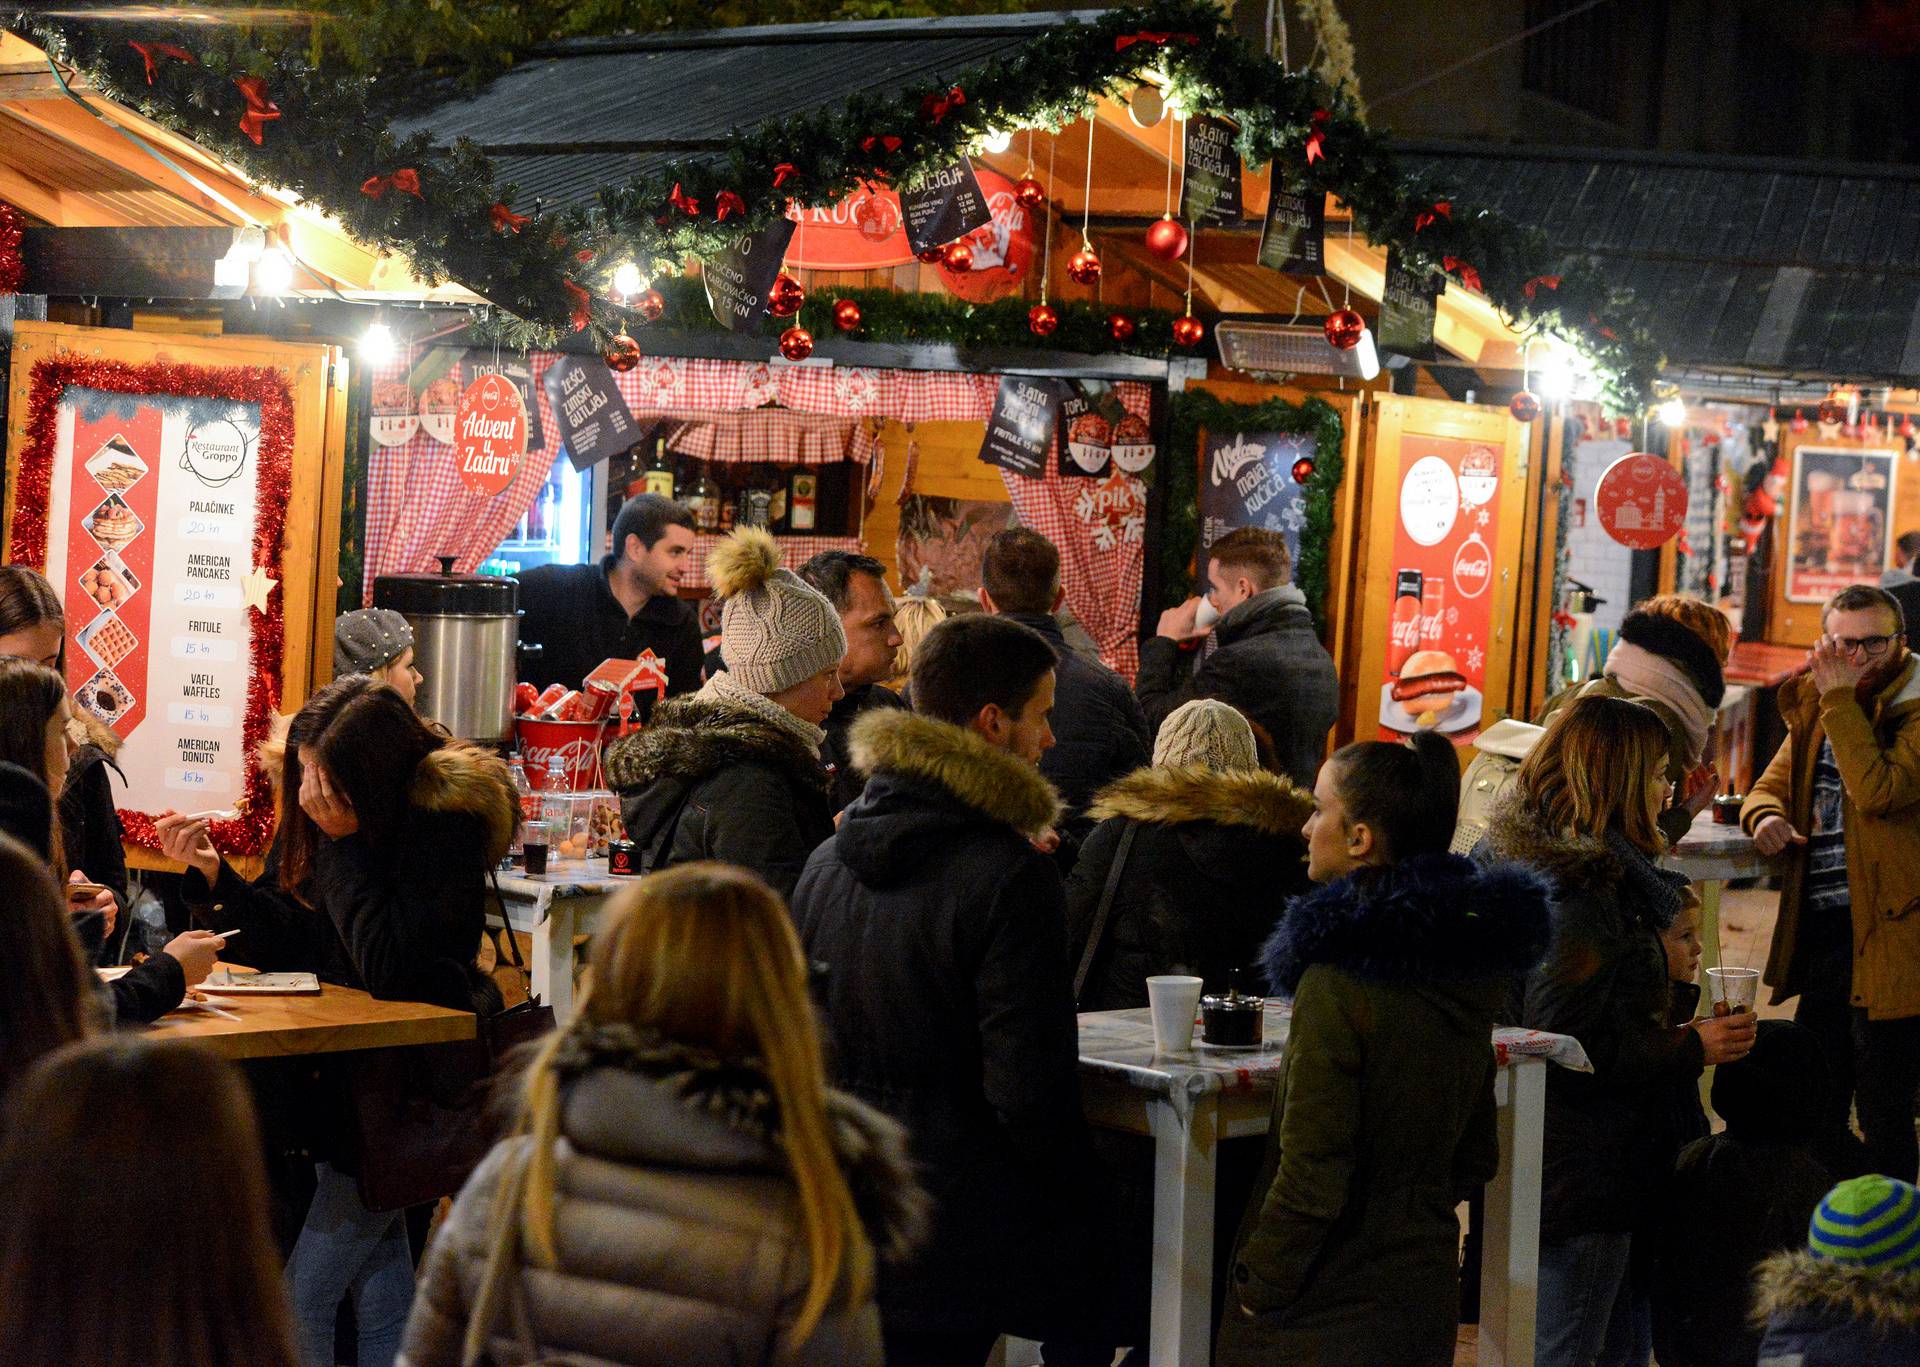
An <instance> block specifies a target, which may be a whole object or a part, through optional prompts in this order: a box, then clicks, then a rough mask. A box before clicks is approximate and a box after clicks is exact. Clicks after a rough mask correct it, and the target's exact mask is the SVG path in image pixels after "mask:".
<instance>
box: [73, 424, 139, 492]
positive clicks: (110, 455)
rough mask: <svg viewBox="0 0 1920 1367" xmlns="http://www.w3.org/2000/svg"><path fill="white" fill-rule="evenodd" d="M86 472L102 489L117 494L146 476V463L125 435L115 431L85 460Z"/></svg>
mask: <svg viewBox="0 0 1920 1367" xmlns="http://www.w3.org/2000/svg"><path fill="white" fill-rule="evenodd" d="M87 473H88V474H90V475H92V476H93V482H94V483H95V484H98V485H99V486H100V487H101V488H102V489H105V490H106V491H107V492H108V493H110V494H117V493H120V492H122V491H124V490H127V489H131V488H132V487H133V486H134V485H136V484H138V483H139V482H140V481H141V479H143V478H144V477H145V476H146V473H147V463H146V462H145V461H144V460H141V459H140V456H139V454H138V453H137V452H135V451H134V449H133V446H132V445H131V444H130V443H129V442H128V441H127V439H126V438H125V437H123V436H120V435H118V434H117V433H116V434H115V435H114V436H112V437H110V438H109V439H108V440H107V441H106V442H105V443H104V444H103V445H102V446H101V447H100V449H99V450H98V451H95V452H94V453H93V456H92V458H91V459H89V460H88V461H87Z"/></svg>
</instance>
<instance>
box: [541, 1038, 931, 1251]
mask: <svg viewBox="0 0 1920 1367" xmlns="http://www.w3.org/2000/svg"><path fill="white" fill-rule="evenodd" d="M553 1062H554V1068H555V1070H556V1072H558V1073H559V1075H560V1077H561V1081H562V1086H563V1087H565V1088H566V1100H565V1105H564V1110H563V1119H562V1128H563V1130H564V1131H565V1133H566V1135H567V1138H568V1139H569V1140H571V1141H572V1142H573V1143H574V1145H575V1146H576V1147H578V1148H580V1149H582V1150H585V1151H587V1152H590V1153H596V1154H599V1155H601V1156H603V1157H607V1158H611V1159H615V1160H618V1161H624V1162H631V1163H652V1164H665V1165H670V1166H673V1167H683V1168H691V1169H699V1170H706V1171H713V1170H730V1169H733V1170H737V1169H755V1168H767V1169H771V1170H774V1171H784V1170H785V1168H786V1160H785V1158H784V1157H783V1156H782V1154H781V1153H780V1117H779V1112H778V1108H777V1106H776V1105H775V1102H774V1098H773V1093H772V1091H771V1089H770V1088H769V1086H768V1084H767V1079H766V1075H765V1074H764V1073H763V1072H762V1071H761V1069H760V1068H759V1067H758V1066H757V1065H756V1064H755V1063H753V1062H751V1061H730V1060H726V1059H722V1058H720V1057H719V1056H717V1055H715V1054H711V1053H708V1052H706V1051H704V1050H700V1049H696V1048H693V1047H691V1046H689V1045H684V1044H680V1043H677V1042H675V1041H673V1040H669V1039H666V1038H664V1037H663V1036H661V1035H659V1034H658V1033H656V1032H653V1031H648V1030H637V1029H635V1028H634V1027H632V1026H628V1025H601V1026H595V1027H591V1028H582V1029H577V1030H570V1031H568V1032H567V1033H566V1034H565V1035H564V1036H563V1037H562V1039H561V1040H560V1043H559V1046H558V1049H557V1051H556V1053H555V1055H554V1060H553ZM826 1110H827V1123H828V1126H829V1131H830V1133H829V1138H830V1139H831V1141H832V1144H833V1148H834V1153H835V1155H836V1156H837V1157H838V1158H839V1160H840V1166H841V1170H842V1171H843V1172H845V1173H846V1176H847V1181H848V1183H849V1185H850V1186H851V1187H852V1189H853V1198H854V1204H855V1207H856V1208H857V1209H858V1210H859V1212H860V1217H861V1221H862V1223H864V1224H865V1225H866V1228H867V1231H868V1234H869V1237H871V1238H872V1239H873V1241H874V1246H875V1248H876V1250H877V1251H878V1252H879V1253H880V1255H881V1256H882V1257H884V1258H887V1259H890V1260H897V1259H900V1258H902V1257H905V1256H906V1255H907V1254H909V1253H911V1252H912V1251H913V1250H914V1249H916V1248H918V1247H919V1246H920V1244H921V1243H922V1242H924V1240H925V1238H926V1235H927V1231H928V1229H929V1227H930V1218H931V1210H932V1205H931V1202H930V1201H929V1199H928V1197H927V1195H926V1193H925V1192H924V1191H923V1190H922V1189H921V1186H920V1182H919V1180H918V1178H917V1177H916V1176H915V1175H914V1167H913V1161H912V1159H911V1157H910V1156H909V1154H908V1149H907V1132H906V1130H905V1129H903V1128H902V1127H901V1126H900V1125H899V1124H898V1123H897V1122H895V1121H894V1120H892V1119H891V1118H889V1117H888V1116H885V1115H883V1114H881V1113H880V1112H879V1111H876V1110H874V1109H873V1108H872V1107H870V1106H868V1105H866V1104H865V1103H864V1102H861V1101H858V1100H856V1099H855V1098H853V1097H851V1096H848V1095H847V1094H846V1093H844V1092H839V1091H834V1090H833V1089H831V1088H829V1089H828V1091H827V1094H826Z"/></svg>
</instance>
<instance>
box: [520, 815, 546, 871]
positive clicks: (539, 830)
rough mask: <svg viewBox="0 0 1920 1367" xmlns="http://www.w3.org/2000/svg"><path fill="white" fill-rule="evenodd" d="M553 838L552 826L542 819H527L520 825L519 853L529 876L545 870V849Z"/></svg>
mask: <svg viewBox="0 0 1920 1367" xmlns="http://www.w3.org/2000/svg"><path fill="white" fill-rule="evenodd" d="M552 840H553V828H552V827H551V826H550V825H548V823H546V822H544V821H529V822H528V823H527V824H526V825H525V826H523V827H521V837H520V855H521V862H522V863H523V864H524V865H525V866H526V870H527V875H528V877H530V878H540V877H542V876H544V875H545V874H546V871H547V850H548V848H549V846H550V845H551V843H552Z"/></svg>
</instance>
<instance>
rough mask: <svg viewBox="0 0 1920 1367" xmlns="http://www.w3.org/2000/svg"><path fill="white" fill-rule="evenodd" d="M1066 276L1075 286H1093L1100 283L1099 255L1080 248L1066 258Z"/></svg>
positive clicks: (1092, 250) (1088, 248)
mask: <svg viewBox="0 0 1920 1367" xmlns="http://www.w3.org/2000/svg"><path fill="white" fill-rule="evenodd" d="M1067 275H1068V276H1069V277H1070V278H1071V279H1072V280H1073V283H1074V284H1076V285H1094V284H1098V283H1099V281H1100V253H1098V252H1096V251H1095V250H1094V249H1093V248H1092V247H1082V248H1081V249H1080V250H1079V251H1077V252H1075V253H1074V254H1073V255H1072V256H1070V257H1068V258H1067Z"/></svg>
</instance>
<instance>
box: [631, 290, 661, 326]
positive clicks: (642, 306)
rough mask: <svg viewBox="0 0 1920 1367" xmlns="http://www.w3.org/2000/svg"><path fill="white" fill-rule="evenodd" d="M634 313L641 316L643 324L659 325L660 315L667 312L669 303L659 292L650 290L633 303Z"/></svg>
mask: <svg viewBox="0 0 1920 1367" xmlns="http://www.w3.org/2000/svg"><path fill="white" fill-rule="evenodd" d="M633 311H634V312H635V313H637V314H639V315H640V321H641V322H643V323H657V322H659V321H660V315H661V314H663V313H665V312H666V311H667V301H666V300H665V299H664V298H662V297H661V295H660V291H659V290H648V291H647V292H646V293H645V294H643V295H641V296H640V297H639V298H637V299H635V300H634V301H633Z"/></svg>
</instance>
